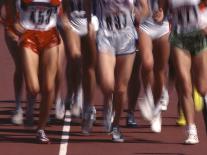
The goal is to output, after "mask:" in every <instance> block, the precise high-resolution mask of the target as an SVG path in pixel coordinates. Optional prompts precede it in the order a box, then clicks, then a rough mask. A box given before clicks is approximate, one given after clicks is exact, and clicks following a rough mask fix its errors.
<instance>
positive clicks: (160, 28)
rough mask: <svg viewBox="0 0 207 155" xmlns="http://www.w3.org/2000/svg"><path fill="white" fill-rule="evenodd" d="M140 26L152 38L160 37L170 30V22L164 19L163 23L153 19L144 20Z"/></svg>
mask: <svg viewBox="0 0 207 155" xmlns="http://www.w3.org/2000/svg"><path fill="white" fill-rule="evenodd" d="M140 28H141V29H142V30H143V31H144V32H145V33H147V34H148V35H149V36H150V37H151V38H152V39H158V38H160V37H162V36H164V35H165V34H167V33H169V32H170V27H169V22H167V21H164V22H163V24H162V25H160V24H156V23H154V22H152V21H149V20H147V21H144V22H143V23H142V24H141V25H140Z"/></svg>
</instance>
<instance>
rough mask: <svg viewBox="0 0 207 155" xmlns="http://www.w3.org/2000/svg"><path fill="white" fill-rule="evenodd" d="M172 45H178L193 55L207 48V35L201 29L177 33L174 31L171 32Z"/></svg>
mask: <svg viewBox="0 0 207 155" xmlns="http://www.w3.org/2000/svg"><path fill="white" fill-rule="evenodd" d="M170 43H171V45H172V47H178V48H181V49H185V50H187V51H189V52H190V54H191V55H192V56H195V55H197V54H198V53H200V52H202V51H203V50H205V49H207V37H206V36H205V35H204V34H203V33H202V32H201V31H195V32H190V33H183V34H177V33H176V31H173V32H172V33H171V34H170Z"/></svg>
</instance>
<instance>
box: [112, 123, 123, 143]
mask: <svg viewBox="0 0 207 155" xmlns="http://www.w3.org/2000/svg"><path fill="white" fill-rule="evenodd" d="M111 134H112V141H113V142H118V143H123V142H124V137H123V135H122V134H121V132H120V130H119V127H112V130H111Z"/></svg>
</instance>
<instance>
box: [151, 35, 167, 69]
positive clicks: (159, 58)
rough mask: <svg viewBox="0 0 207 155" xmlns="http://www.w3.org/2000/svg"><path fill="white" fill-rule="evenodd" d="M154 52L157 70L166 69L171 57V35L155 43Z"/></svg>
mask: <svg viewBox="0 0 207 155" xmlns="http://www.w3.org/2000/svg"><path fill="white" fill-rule="evenodd" d="M153 52H154V53H153V55H154V63H155V68H158V69H164V68H165V67H166V65H167V63H168V59H169V55H170V46H169V33H168V34H166V35H164V36H162V37H161V38H159V39H156V40H155V41H154V49H153Z"/></svg>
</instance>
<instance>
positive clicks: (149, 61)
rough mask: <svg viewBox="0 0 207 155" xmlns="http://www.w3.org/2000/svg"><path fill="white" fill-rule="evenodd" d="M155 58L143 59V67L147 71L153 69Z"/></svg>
mask: <svg viewBox="0 0 207 155" xmlns="http://www.w3.org/2000/svg"><path fill="white" fill-rule="evenodd" d="M153 66H154V63H153V60H152V59H146V60H143V61H142V68H143V70H144V71H145V72H149V71H152V70H153Z"/></svg>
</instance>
